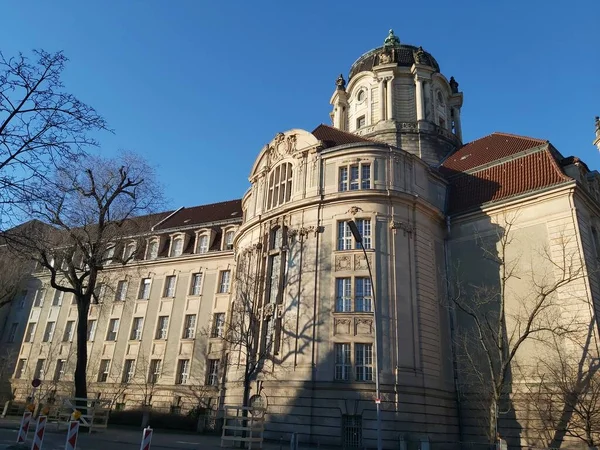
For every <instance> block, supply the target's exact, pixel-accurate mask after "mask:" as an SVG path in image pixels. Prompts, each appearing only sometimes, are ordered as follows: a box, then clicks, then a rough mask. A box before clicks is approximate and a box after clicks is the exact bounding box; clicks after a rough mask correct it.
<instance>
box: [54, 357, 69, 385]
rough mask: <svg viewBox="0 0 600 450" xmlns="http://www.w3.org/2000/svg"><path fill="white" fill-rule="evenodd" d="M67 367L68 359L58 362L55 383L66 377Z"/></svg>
mask: <svg viewBox="0 0 600 450" xmlns="http://www.w3.org/2000/svg"><path fill="white" fill-rule="evenodd" d="M66 365H67V360H66V359H59V360H57V361H56V368H55V369H54V381H60V380H62V378H63V376H64V375H65V366H66Z"/></svg>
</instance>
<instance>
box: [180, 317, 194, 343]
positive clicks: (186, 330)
mask: <svg viewBox="0 0 600 450" xmlns="http://www.w3.org/2000/svg"><path fill="white" fill-rule="evenodd" d="M195 335H196V314H187V315H186V316H185V322H184V325H183V339H194V336H195Z"/></svg>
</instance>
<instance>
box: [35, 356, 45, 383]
mask: <svg viewBox="0 0 600 450" xmlns="http://www.w3.org/2000/svg"><path fill="white" fill-rule="evenodd" d="M45 364H46V360H45V359H43V358H40V359H38V360H37V363H36V365H35V372H34V373H33V378H34V379H36V378H37V379H38V380H44V379H45V375H46V374H45V367H44V366H45Z"/></svg>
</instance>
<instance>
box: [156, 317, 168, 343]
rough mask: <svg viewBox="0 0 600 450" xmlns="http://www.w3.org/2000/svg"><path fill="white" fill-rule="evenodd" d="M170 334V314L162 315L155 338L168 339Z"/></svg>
mask: <svg viewBox="0 0 600 450" xmlns="http://www.w3.org/2000/svg"><path fill="white" fill-rule="evenodd" d="M168 334H169V316H160V317H159V318H158V322H157V324H156V335H155V339H167V336H168Z"/></svg>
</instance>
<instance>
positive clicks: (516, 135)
mask: <svg viewBox="0 0 600 450" xmlns="http://www.w3.org/2000/svg"><path fill="white" fill-rule="evenodd" d="M492 134H498V135H501V136H510V137H515V138H520V139H529V140H531V141H539V142H542V143H545V142H550V141H549V140H548V139H540V138H534V137H531V136H522V135H520V134H514V133H505V132H504V131H494V132H492ZM488 136H491V135H488ZM486 137H487V136H486ZM478 140H479V139H478Z"/></svg>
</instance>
